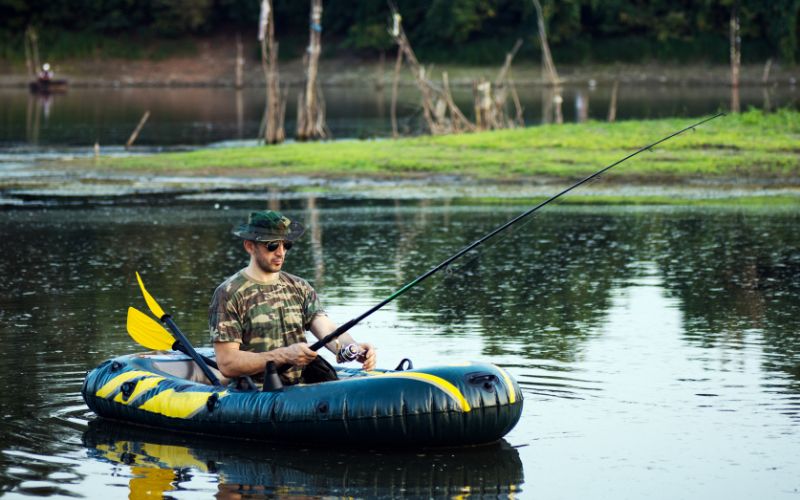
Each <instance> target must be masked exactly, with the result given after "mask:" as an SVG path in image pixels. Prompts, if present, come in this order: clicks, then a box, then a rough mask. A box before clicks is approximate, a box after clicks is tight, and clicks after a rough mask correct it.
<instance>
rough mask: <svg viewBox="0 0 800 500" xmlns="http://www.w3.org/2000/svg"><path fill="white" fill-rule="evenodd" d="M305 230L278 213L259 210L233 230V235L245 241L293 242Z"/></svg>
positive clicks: (297, 223)
mask: <svg viewBox="0 0 800 500" xmlns="http://www.w3.org/2000/svg"><path fill="white" fill-rule="evenodd" d="M305 230H306V229H305V228H304V227H303V226H302V225H301V224H300V223H299V222H296V221H293V220H289V218H287V217H284V216H283V215H282V214H281V213H279V212H275V211H273V210H261V211H259V212H252V213H251V214H250V217H248V219H247V222H246V223H244V224H241V225H239V226H237V227H236V228H234V230H233V234H235V235H236V236H238V237H239V238H242V239H245V240H255V241H275V240H289V241H294V240H296V239H297V238H299V237H300V236H302V235H303V232H305Z"/></svg>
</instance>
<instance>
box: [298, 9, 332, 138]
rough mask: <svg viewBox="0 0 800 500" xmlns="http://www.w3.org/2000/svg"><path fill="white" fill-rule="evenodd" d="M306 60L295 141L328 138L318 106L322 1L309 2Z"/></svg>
mask: <svg viewBox="0 0 800 500" xmlns="http://www.w3.org/2000/svg"><path fill="white" fill-rule="evenodd" d="M309 32H310V36H309V42H308V50H307V52H306V55H305V58H304V59H305V60H306V82H305V88H304V93H303V97H302V98H301V100H300V106H299V107H300V109H298V115H297V139H298V140H300V141H306V140H310V139H324V138H326V137H328V131H327V127H326V126H325V115H324V108H323V107H322V106H320V104H319V101H320V98H319V97H320V96H319V94H320V93H321V91H320V87H319V83H318V82H317V76H318V73H319V55H320V52H321V50H322V0H311V26H310V29H309Z"/></svg>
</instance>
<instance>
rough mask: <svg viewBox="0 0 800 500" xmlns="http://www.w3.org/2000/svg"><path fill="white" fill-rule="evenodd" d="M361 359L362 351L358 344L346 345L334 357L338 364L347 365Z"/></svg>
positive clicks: (362, 356)
mask: <svg viewBox="0 0 800 500" xmlns="http://www.w3.org/2000/svg"><path fill="white" fill-rule="evenodd" d="M363 358H364V351H362V350H361V349H360V348H359V347H358V344H347V345H346V346H344V347H342V348H341V349H339V353H338V354H337V355H336V361H337V362H338V363H347V362H350V361H355V360H359V361H362V360H363Z"/></svg>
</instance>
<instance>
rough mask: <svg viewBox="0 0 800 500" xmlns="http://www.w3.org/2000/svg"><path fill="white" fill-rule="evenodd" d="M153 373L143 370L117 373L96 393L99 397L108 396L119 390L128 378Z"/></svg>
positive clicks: (146, 375) (149, 375)
mask: <svg viewBox="0 0 800 500" xmlns="http://www.w3.org/2000/svg"><path fill="white" fill-rule="evenodd" d="M152 376H153V374H152V373H150V372H146V371H142V370H131V371H129V372H123V373H120V374H119V375H117V376H116V377H114V378H112V379H111V380H109V381H108V382H106V384H105V385H104V386H103V387H101V388H100V389H98V390H97V392H96V393H95V395H96V396H97V397H99V398H107V397H109V396H110V395H112V394H114V392H116V391H117V390H119V388H120V386H121V385H122V384H124V383H125V382H127V381H128V380H131V379H134V378H136V377H152Z"/></svg>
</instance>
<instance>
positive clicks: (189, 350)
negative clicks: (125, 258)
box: [136, 272, 222, 385]
mask: <svg viewBox="0 0 800 500" xmlns="http://www.w3.org/2000/svg"><path fill="white" fill-rule="evenodd" d="M136 280H137V281H138V282H139V288H141V290H142V295H144V300H145V302H147V307H149V308H150V312H152V313H153V315H154V316H156V317H157V318H158V319H160V320H161V322H162V323H164V324H166V325H167V326H168V327H169V329H170V331H172V336H173V337H174V338H175V340H176V341H177V342H178V344H180V345H181V346H182V347H183V348H184V349H185V350H183V352H184V353H186V354H187V355H189V357H190V358H192V359H193V360H194V362H195V363H197V366H199V367H200V369H201V370H202V371H203V374H204V375H205V376H206V377H207V378H208V380H210V381H211V383H212V384H214V385H222V384H220V382H219V379H217V377H216V375H214V372H212V371H211V369H210V368H209V367H208V365H207V364H206V362H205V361H203V358H202V357H201V356H200V355H199V354H197V351H195V350H194V347H192V344H191V343H189V339H187V338H186V336H185V335H184V334H183V333H182V332H181V331H180V329H179V328H178V325H176V324H175V322H174V321H172V317H171V316H170V315H169V314H167V313H165V312H164V310H163V309H161V306H160V305H158V302H156V299H154V298H153V296H152V295H150V293H148V291H147V289H146V288H145V287H144V283H143V282H142V277H141V276H139V273H138V272H137V273H136Z"/></svg>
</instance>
